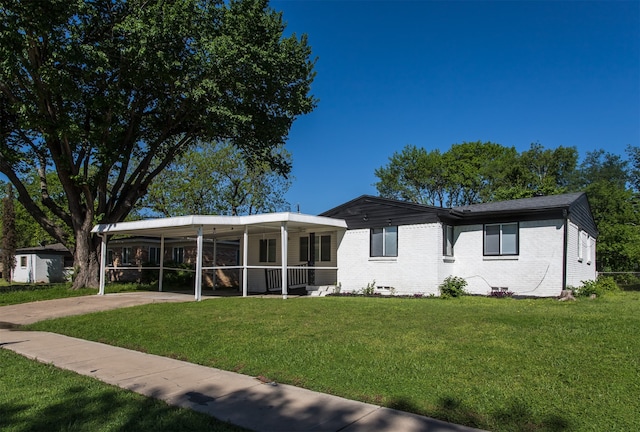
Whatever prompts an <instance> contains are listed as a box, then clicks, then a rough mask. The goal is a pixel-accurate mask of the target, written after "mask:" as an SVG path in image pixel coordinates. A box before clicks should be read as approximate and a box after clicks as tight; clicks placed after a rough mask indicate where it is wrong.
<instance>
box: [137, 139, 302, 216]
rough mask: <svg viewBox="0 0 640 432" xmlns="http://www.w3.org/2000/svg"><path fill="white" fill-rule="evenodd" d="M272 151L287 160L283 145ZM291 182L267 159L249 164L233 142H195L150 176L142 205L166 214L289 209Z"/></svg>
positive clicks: (238, 212)
mask: <svg viewBox="0 0 640 432" xmlns="http://www.w3.org/2000/svg"><path fill="white" fill-rule="evenodd" d="M274 152H277V153H279V154H280V157H282V158H283V160H285V161H287V163H289V162H290V160H291V156H290V155H289V153H288V152H287V151H286V150H285V149H284V147H279V148H277V149H276V150H274ZM185 173H188V176H185ZM290 185H291V180H290V179H288V178H285V177H284V176H282V175H281V174H280V173H278V172H276V171H274V170H273V169H272V168H271V167H270V166H269V164H268V163H267V162H260V161H253V162H252V163H251V164H249V163H247V162H246V160H245V156H244V155H243V154H242V152H241V151H240V150H238V149H237V148H236V147H235V146H233V145H232V144H231V143H228V142H221V143H199V144H198V146H197V147H194V148H193V149H189V150H187V151H186V152H185V153H183V154H182V155H181V156H180V157H178V159H176V161H174V162H173V163H171V164H170V165H169V166H168V167H167V168H166V169H165V170H164V171H163V172H162V173H161V174H160V175H158V176H157V177H156V178H155V179H154V181H153V182H152V183H151V185H150V187H149V190H148V194H147V195H146V197H145V198H144V199H143V200H142V201H141V202H140V206H141V207H142V208H144V209H147V210H151V211H152V212H154V213H156V214H160V215H161V216H165V217H171V216H180V215H185V214H224V215H241V214H254V213H267V212H271V211H283V210H289V208H288V207H289V206H288V203H287V201H286V199H285V198H284V194H285V193H286V191H287V190H288V189H289V186H290Z"/></svg>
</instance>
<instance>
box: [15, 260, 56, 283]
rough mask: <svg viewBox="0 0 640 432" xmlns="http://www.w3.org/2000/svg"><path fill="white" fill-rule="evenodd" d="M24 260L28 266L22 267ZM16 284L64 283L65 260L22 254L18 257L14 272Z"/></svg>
mask: <svg viewBox="0 0 640 432" xmlns="http://www.w3.org/2000/svg"><path fill="white" fill-rule="evenodd" d="M23 258H24V259H26V266H24V267H23V266H22V265H21V262H22V261H23ZM13 280H14V281H15V282H28V283H37V282H40V283H49V282H62V281H64V260H63V257H62V256H60V255H42V256H39V255H37V254H22V255H16V267H15V269H14V272H13Z"/></svg>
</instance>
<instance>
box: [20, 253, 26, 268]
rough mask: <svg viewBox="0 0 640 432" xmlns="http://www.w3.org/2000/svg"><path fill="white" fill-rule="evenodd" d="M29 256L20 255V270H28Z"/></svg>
mask: <svg viewBox="0 0 640 432" xmlns="http://www.w3.org/2000/svg"><path fill="white" fill-rule="evenodd" d="M27 262H28V260H27V256H26V255H20V268H27Z"/></svg>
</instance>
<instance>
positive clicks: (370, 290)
mask: <svg viewBox="0 0 640 432" xmlns="http://www.w3.org/2000/svg"><path fill="white" fill-rule="evenodd" d="M375 290H376V281H375V280H374V281H373V282H370V283H368V284H367V286H366V287H364V288H362V290H360V292H361V293H362V295H366V296H370V295H373V294H374V292H375Z"/></svg>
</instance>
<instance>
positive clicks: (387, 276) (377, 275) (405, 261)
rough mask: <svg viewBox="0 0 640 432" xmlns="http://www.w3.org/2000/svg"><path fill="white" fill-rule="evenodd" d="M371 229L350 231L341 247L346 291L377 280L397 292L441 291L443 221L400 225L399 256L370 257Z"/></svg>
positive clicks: (340, 277)
mask: <svg viewBox="0 0 640 432" xmlns="http://www.w3.org/2000/svg"><path fill="white" fill-rule="evenodd" d="M369 242H370V230H369V229H368V228H365V229H357V230H348V231H347V232H346V233H345V234H344V238H343V239H342V242H341V243H340V248H339V250H338V262H339V263H340V268H339V269H338V282H339V283H340V284H341V287H342V292H353V291H358V290H361V289H362V288H364V287H366V286H367V284H369V283H372V282H373V281H375V285H376V286H377V287H391V288H394V289H395V293H396V294H397V295H406V294H415V293H421V294H426V295H428V294H437V292H438V289H437V286H438V280H439V275H438V268H439V266H440V265H442V264H443V263H442V261H443V260H442V227H441V225H440V224H439V223H433V224H420V225H402V226H399V227H398V256H397V257H370V256H369V255H370V249H369V247H370V246H369Z"/></svg>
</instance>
